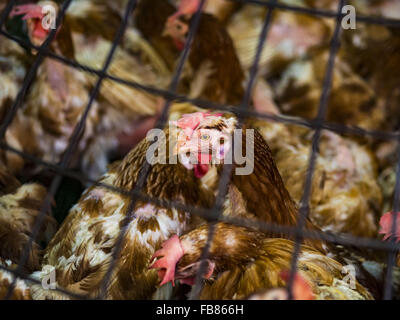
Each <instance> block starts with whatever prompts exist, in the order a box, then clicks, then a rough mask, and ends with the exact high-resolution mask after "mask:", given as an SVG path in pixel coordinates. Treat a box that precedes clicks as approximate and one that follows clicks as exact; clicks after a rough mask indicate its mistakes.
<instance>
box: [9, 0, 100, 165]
mask: <svg viewBox="0 0 400 320" xmlns="http://www.w3.org/2000/svg"><path fill="white" fill-rule="evenodd" d="M47 4H49V2H39V3H38V5H33V4H27V5H21V6H16V7H14V8H13V11H12V12H11V16H22V19H23V20H26V22H27V25H28V36H29V39H30V41H31V42H32V43H33V44H35V45H41V44H42V43H43V42H44V41H45V39H46V38H47V36H48V33H49V31H50V30H51V29H49V30H45V29H44V28H43V27H42V24H41V23H40V21H41V20H40V19H42V18H43V14H42V11H41V10H42V9H41V8H42V7H41V6H43V5H47ZM51 49H52V50H53V51H54V52H56V53H58V54H62V55H64V56H66V57H70V56H71V55H72V56H73V45H72V40H71V38H70V34H69V32H68V23H67V22H66V23H65V24H63V26H62V27H61V28H60V30H59V32H58V33H57V36H56V40H55V41H54V42H53V43H52V44H51ZM71 51H72V52H71ZM88 89H89V87H88V84H87V81H86V79H85V77H84V75H83V73H81V72H79V71H77V70H75V69H73V68H70V67H68V66H66V65H64V64H62V63H61V62H58V61H55V60H52V59H50V58H45V59H44V61H43V63H42V64H41V65H40V67H39V69H38V74H37V77H36V79H35V81H34V83H33V84H32V86H31V88H30V90H29V92H28V93H27V95H26V96H25V100H24V103H23V105H22V106H21V108H19V109H18V110H17V113H16V115H15V117H14V119H13V121H12V122H11V124H10V126H9V127H8V130H7V132H6V142H7V143H8V144H9V145H11V146H12V147H14V148H16V149H18V150H21V151H24V152H28V153H30V154H32V155H34V156H37V157H39V158H41V159H43V160H45V161H49V162H58V161H59V160H60V157H61V155H62V154H63V153H64V151H65V149H66V146H67V144H68V142H69V138H70V136H71V134H72V131H73V129H74V127H75V126H76V124H77V123H78V121H79V119H80V117H81V113H82V112H83V110H84V109H85V108H86V106H87V102H88ZM97 110H98V106H97V104H96V103H94V105H93V108H92V110H91V112H90V113H89V116H88V119H89V120H88V122H87V125H86V130H85V134H84V136H83V139H82V144H81V147H83V148H84V145H85V141H87V139H88V137H89V136H91V135H92V134H94V127H95V123H96V122H98V115H97V113H98V111H97ZM83 148H82V149H81V150H83ZM20 161H21V162H22V164H21V165H20V166H19V167H18V168H16V169H15V173H19V172H20V171H21V170H22V169H23V166H24V163H23V161H22V160H20ZM5 165H6V166H7V167H13V166H15V164H14V163H12V162H11V161H7V162H6V163H5ZM35 169H37V168H35ZM35 169H34V170H35Z"/></svg>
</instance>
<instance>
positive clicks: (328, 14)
mask: <svg viewBox="0 0 400 320" xmlns="http://www.w3.org/2000/svg"><path fill="white" fill-rule="evenodd" d="M138 1H139V0H129V1H128V4H127V6H126V8H125V11H124V16H123V19H122V23H121V25H120V26H119V29H118V30H117V32H116V33H115V37H114V40H113V42H112V47H111V49H110V51H109V52H108V54H107V58H106V60H105V62H104V64H103V67H102V68H101V69H94V68H91V67H88V66H85V65H82V64H80V63H78V62H76V61H73V60H70V59H68V58H66V57H64V56H61V55H57V54H55V53H54V52H52V51H50V50H49V46H50V44H51V42H52V41H53V40H54V38H55V36H56V29H54V30H52V31H51V32H50V34H49V36H48V38H47V40H46V41H45V42H44V43H43V44H42V45H41V46H40V47H37V46H35V45H33V44H31V43H29V42H27V41H24V40H22V39H20V38H18V37H16V36H13V35H12V34H10V33H9V32H7V31H6V30H5V28H3V26H4V25H5V22H6V20H7V18H8V16H9V14H10V12H11V10H12V8H13V6H14V5H16V4H17V1H16V0H9V1H8V3H7V5H6V6H5V8H4V10H3V11H2V12H1V16H0V38H1V37H5V38H8V39H10V40H13V41H15V42H17V43H19V44H21V45H23V46H28V47H30V48H32V49H36V50H37V52H38V53H37V55H36V57H35V60H34V62H33V64H32V65H31V67H30V69H29V70H28V72H27V75H26V77H25V78H24V82H23V85H22V87H21V88H20V90H19V92H18V95H17V97H16V99H15V100H14V102H13V104H12V106H11V108H10V109H9V111H8V113H7V114H6V116H5V118H4V121H3V123H1V126H0V137H1V139H0V147H1V148H2V149H4V150H6V151H8V152H12V153H15V154H17V155H18V156H20V157H23V158H25V159H27V160H29V161H31V162H34V163H36V164H39V165H41V166H44V167H45V168H47V169H48V170H49V171H52V172H54V173H55V177H54V179H53V180H52V182H51V184H50V188H49V190H48V194H47V196H46V198H45V201H44V204H43V206H42V208H41V210H40V214H39V215H38V217H37V219H36V221H35V224H34V227H33V229H32V231H31V235H30V240H29V244H28V246H27V247H26V248H25V249H24V251H23V253H22V255H21V257H20V260H19V263H18V267H17V268H16V269H11V268H8V267H5V266H1V265H0V269H2V270H4V271H7V272H10V273H12V274H13V281H12V284H11V286H10V288H9V290H8V293H7V296H6V297H5V299H9V298H10V297H11V295H12V292H13V290H14V289H15V285H16V281H17V278H21V279H26V280H29V281H32V282H33V283H38V284H40V282H39V281H38V280H36V279H33V278H32V277H30V276H29V275H27V274H25V273H24V272H23V266H24V264H25V263H26V262H27V259H28V255H29V251H30V249H31V247H32V245H33V243H34V241H35V239H36V238H37V237H38V234H39V231H40V228H41V225H42V224H43V221H44V216H45V214H46V212H48V210H49V209H50V206H51V201H52V199H53V197H54V196H55V194H56V192H57V190H58V188H59V186H60V183H61V180H62V177H69V178H72V179H77V180H79V181H81V182H84V183H90V184H93V185H98V186H102V187H104V188H107V189H109V190H111V191H113V192H118V193H121V194H123V195H128V196H129V197H130V198H131V203H130V206H129V209H128V213H127V218H128V220H129V221H132V220H133V219H134V218H135V215H134V211H133V208H134V207H135V204H136V203H137V201H145V202H148V203H152V204H157V205H159V206H162V207H165V208H176V209H180V210H185V211H186V212H190V213H191V214H194V215H199V216H201V217H203V218H205V219H206V220H208V221H210V222H211V228H210V230H209V235H208V241H207V245H206V246H205V248H204V250H203V253H202V257H203V258H207V256H208V254H209V250H210V243H211V242H212V241H213V236H214V232H215V229H214V228H213V226H215V222H217V221H224V222H227V223H232V224H235V225H240V226H246V227H257V228H258V229H260V230H262V231H265V232H270V233H285V234H287V235H291V236H292V237H293V238H294V239H295V247H294V248H295V249H294V252H293V255H292V259H291V272H290V277H289V281H288V292H289V295H290V293H291V291H292V286H293V282H294V277H295V271H296V268H297V262H298V258H299V254H300V245H301V243H302V241H303V240H304V239H318V240H323V241H326V242H330V243H336V244H340V245H343V246H347V245H354V244H356V245H357V246H359V247H365V248H371V249H374V250H381V251H386V252H388V260H387V268H386V276H385V287H384V292H383V297H384V299H387V300H390V299H392V289H391V288H392V280H393V268H394V266H395V258H396V254H397V252H398V251H399V250H400V245H399V244H397V243H396V240H395V239H394V238H392V239H391V241H381V240H378V239H370V238H362V237H356V236H350V235H340V234H332V233H325V232H318V231H309V230H306V228H305V223H306V219H307V217H308V215H309V211H310V208H309V203H310V197H311V189H312V177H313V173H314V170H315V166H316V159H317V156H318V152H319V143H320V139H321V132H322V130H329V131H332V132H335V133H338V134H347V135H352V136H361V137H369V138H372V139H379V140H385V141H396V142H397V141H399V140H400V132H398V131H395V132H386V131H379V130H367V129H363V128H359V127H356V126H349V125H344V124H339V123H332V122H329V121H327V119H326V114H327V109H328V99H329V94H330V89H331V86H332V77H333V72H334V66H335V57H336V55H337V54H338V50H339V47H340V35H341V21H342V19H343V17H344V16H345V14H344V13H343V10H342V8H343V7H344V6H345V5H346V4H347V1H346V0H339V1H338V7H337V11H336V12H335V11H331V10H325V9H311V8H307V7H301V6H296V5H288V4H285V3H280V2H279V1H278V0H230V1H233V2H240V3H245V4H251V5H255V6H265V7H267V8H268V9H269V10H268V11H267V13H266V16H265V19H264V23H263V26H262V29H261V32H260V36H259V42H258V46H257V49H256V52H255V56H254V60H253V63H252V66H251V68H250V73H249V77H248V81H247V84H246V90H245V95H244V97H243V100H242V102H241V103H240V104H239V105H238V106H229V105H221V104H217V103H213V102H210V101H204V100H201V99H192V98H189V97H187V96H184V95H180V94H179V93H177V88H178V84H179V81H180V78H181V75H182V71H183V67H184V64H185V62H186V61H187V59H188V55H189V53H190V49H191V45H192V43H193V38H194V36H195V34H196V31H197V29H198V26H199V21H200V18H201V12H202V9H203V7H204V6H205V0H201V1H200V6H199V8H198V10H197V12H196V14H195V18H194V19H193V22H192V23H191V25H190V29H189V34H188V40H187V41H186V43H185V47H184V49H183V51H182V52H181V55H180V57H179V61H178V63H177V66H176V69H175V71H174V73H173V77H172V79H171V81H170V84H169V87H168V89H167V90H164V89H159V88H156V87H153V86H150V85H146V84H142V83H135V82H132V81H128V80H126V79H121V78H119V77H116V76H113V75H111V74H109V73H108V69H109V67H110V64H111V62H112V59H113V57H114V54H115V52H116V50H117V48H118V46H119V44H120V42H121V40H122V38H123V35H124V32H125V30H126V28H127V26H128V23H129V20H130V19H131V17H132V14H133V11H134V10H135V7H136V5H137V2H138ZM71 2H72V0H64V1H63V2H62V6H61V8H60V10H59V13H58V16H57V20H56V21H57V27H58V26H60V25H61V24H62V22H63V17H64V15H65V14H66V12H67V10H68V7H69V6H70V4H71ZM274 10H285V11H288V12H292V13H294V14H305V15H310V16H316V17H324V18H328V19H332V20H333V21H334V22H335V28H334V32H333V36H332V39H331V42H330V49H329V59H328V63H327V66H326V70H325V75H324V80H323V86H322V88H323V89H322V94H321V97H320V99H319V108H318V113H317V116H316V117H315V118H314V119H305V118H290V117H286V116H281V115H275V114H270V113H259V112H257V111H253V110H250V109H249V108H248V106H249V104H250V99H251V92H252V89H253V87H254V84H255V80H256V75H257V72H258V67H259V62H260V58H261V54H262V51H263V48H264V47H265V44H266V42H268V32H269V30H270V27H271V20H272V16H273V12H274ZM357 22H358V23H365V24H375V25H383V26H390V27H393V28H400V21H399V20H395V19H389V18H383V17H376V16H362V15H357ZM45 58H50V59H53V60H56V61H59V62H62V63H63V64H66V65H68V66H70V67H72V68H77V69H79V70H82V71H83V72H87V73H90V74H93V75H95V76H96V79H97V80H96V82H95V85H94V86H93V89H92V90H91V92H90V97H89V100H88V103H87V106H86V108H85V110H84V111H83V113H82V115H81V118H80V121H79V122H78V123H77V125H76V127H75V129H74V131H73V133H72V135H71V139H70V143H69V144H68V146H67V148H66V151H65V153H64V154H63V156H62V159H61V161H60V162H59V163H48V162H46V161H44V160H42V159H39V158H37V157H35V156H34V155H30V154H27V153H25V152H22V151H19V150H17V149H15V148H13V147H12V146H10V145H8V144H7V143H6V142H5V140H4V137H5V134H6V131H7V128H8V127H9V126H10V124H11V123H12V121H13V119H14V117H15V115H16V113H17V110H18V109H19V108H20V106H21V105H22V103H23V101H24V98H25V95H26V93H27V91H28V88H29V86H30V85H31V84H32V82H33V81H34V79H35V76H36V73H37V71H38V68H39V66H40V65H41V63H42V62H43V60H44V59H45ZM104 80H111V81H114V82H117V83H119V84H123V85H126V86H129V87H132V88H135V89H137V90H141V91H145V92H148V93H150V94H152V95H155V96H158V97H162V98H164V99H165V101H166V102H165V104H164V106H163V109H162V113H161V116H160V118H159V120H158V122H157V124H156V127H157V128H160V129H162V128H164V127H165V126H166V124H167V121H168V112H169V110H170V106H171V103H172V102H189V103H191V104H193V105H196V106H198V107H200V108H205V109H213V110H219V111H226V112H230V113H232V114H234V115H235V116H237V118H238V119H239V126H242V125H243V122H244V121H245V119H247V118H257V119H262V120H269V121H274V122H279V123H284V124H290V125H298V126H302V127H307V128H308V129H310V130H312V132H313V136H312V143H311V150H310V157H309V161H308V168H307V173H306V176H305V181H304V193H303V195H302V197H301V202H300V210H299V217H298V221H297V225H296V226H295V227H288V226H282V225H277V224H272V223H264V222H257V223H255V222H254V221H247V220H245V219H241V218H232V217H225V216H223V215H222V209H223V202H224V198H225V196H226V194H227V192H228V184H229V179H230V177H231V171H232V165H229V164H225V165H224V168H223V172H222V175H221V178H220V181H219V184H218V193H217V197H216V201H215V204H214V206H213V207H212V208H211V209H206V208H194V207H193V208H192V207H188V206H186V205H183V204H182V203H179V202H175V201H174V202H167V201H162V200H160V199H156V198H152V197H150V196H147V195H145V194H143V193H142V191H141V190H142V188H143V186H144V184H145V182H146V178H147V176H148V174H149V172H150V169H151V165H150V164H149V163H147V162H144V166H143V167H142V169H141V171H140V175H139V178H138V181H137V183H136V185H135V187H134V189H133V190H122V189H119V188H116V187H114V186H110V185H106V184H103V183H100V182H98V181H94V180H91V179H89V178H86V177H84V176H83V175H79V174H77V173H75V172H74V171H72V170H70V168H69V165H70V162H71V157H72V153H73V151H74V149H75V148H76V147H77V145H78V143H79V139H80V137H81V133H82V131H83V130H84V128H85V122H86V119H87V117H88V115H89V112H90V110H91V108H92V106H93V102H94V100H95V99H96V96H97V95H98V94H99V90H100V87H101V85H102V82H103V81H104ZM399 196H400V157H399V158H398V161H397V168H396V184H395V190H394V200H393V205H392V208H393V210H392V211H393V212H398V211H399ZM396 225H397V224H396V222H394V223H393V226H392V234H396ZM128 226H129V223H127V224H126V225H125V226H124V227H122V228H121V231H120V234H119V236H118V239H117V242H116V245H115V247H114V251H113V254H112V258H113V260H112V263H111V264H110V266H109V268H108V270H107V272H106V275H105V277H104V279H103V281H102V286H101V288H102V290H101V293H100V295H99V296H98V298H99V299H102V298H104V297H105V292H106V290H107V286H108V284H109V281H110V278H111V275H112V272H113V270H114V268H115V265H116V261H117V259H118V256H119V254H120V252H121V249H122V245H123V240H124V237H125V236H126V234H127V230H128ZM201 274H203V273H202V272H201V271H200V272H199V273H198V276H197V278H196V285H195V288H194V290H193V291H192V295H191V297H190V298H191V299H196V298H198V297H199V294H200V291H201V277H200V276H199V275H201ZM55 290H57V291H59V292H61V293H63V294H66V295H68V296H70V297H71V298H76V299H87V298H88V297H86V296H82V295H78V294H76V293H73V292H68V291H66V290H63V289H62V288H57V289H55Z"/></svg>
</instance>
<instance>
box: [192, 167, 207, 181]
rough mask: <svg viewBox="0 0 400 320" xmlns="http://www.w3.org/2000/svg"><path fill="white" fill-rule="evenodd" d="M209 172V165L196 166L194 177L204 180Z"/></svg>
mask: <svg viewBox="0 0 400 320" xmlns="http://www.w3.org/2000/svg"><path fill="white" fill-rule="evenodd" d="M207 172H208V164H196V165H195V166H194V175H195V176H196V178H199V179H201V178H203V177H204V176H205V175H206V174H207Z"/></svg>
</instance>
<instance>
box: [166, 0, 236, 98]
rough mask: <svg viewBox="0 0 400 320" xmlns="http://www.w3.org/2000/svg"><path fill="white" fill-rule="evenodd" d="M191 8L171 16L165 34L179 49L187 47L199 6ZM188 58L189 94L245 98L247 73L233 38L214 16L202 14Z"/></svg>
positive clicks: (186, 76) (194, 96)
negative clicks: (245, 73) (191, 25)
mask: <svg viewBox="0 0 400 320" xmlns="http://www.w3.org/2000/svg"><path fill="white" fill-rule="evenodd" d="M182 2H184V1H182ZM185 9H187V8H185ZM189 9H190V10H186V11H184V12H183V13H181V12H180V11H179V10H178V12H177V13H176V14H174V15H172V16H170V17H169V18H168V20H167V22H166V25H165V30H164V33H163V34H164V35H168V36H170V37H171V39H172V40H173V42H174V44H175V45H176V47H177V48H178V49H179V50H182V49H183V48H184V44H185V43H186V40H187V35H188V31H189V26H190V23H191V21H192V20H193V17H194V13H195V11H196V9H197V5H196V6H191V7H190V8H189ZM181 10H183V9H181ZM188 60H189V68H187V70H186V74H185V77H184V79H183V80H184V81H186V82H188V86H189V88H190V89H189V92H190V94H189V96H190V97H192V98H202V99H205V100H209V101H212V102H217V103H225V104H234V105H237V104H239V103H240V102H241V101H242V99H243V96H244V88H243V81H244V72H243V70H242V67H241V65H240V62H239V59H238V57H237V54H236V51H235V48H234V46H233V42H232V39H231V38H230V36H229V34H228V32H227V31H226V30H225V28H224V27H223V25H222V24H221V22H219V21H218V19H217V18H215V17H214V16H212V15H210V14H207V13H202V14H201V19H200V22H199V26H198V30H197V32H196V35H195V36H194V39H193V43H192V46H191V51H190V54H189V58H188Z"/></svg>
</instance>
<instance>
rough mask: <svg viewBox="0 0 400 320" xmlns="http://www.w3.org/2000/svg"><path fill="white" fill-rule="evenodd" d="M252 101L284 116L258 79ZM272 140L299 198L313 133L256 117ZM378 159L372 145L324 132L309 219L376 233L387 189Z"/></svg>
mask: <svg viewBox="0 0 400 320" xmlns="http://www.w3.org/2000/svg"><path fill="white" fill-rule="evenodd" d="M253 101H254V105H255V108H256V109H262V110H265V111H267V112H269V113H271V114H275V115H280V111H279V108H278V106H277V105H276V103H275V102H274V100H273V93H272V89H271V88H270V87H269V86H268V84H266V83H265V82H264V80H263V79H259V81H257V82H256V87H255V92H254V95H253ZM253 126H254V127H256V128H257V129H258V130H259V131H260V133H261V135H262V136H263V137H264V138H265V139H266V140H267V141H268V144H269V145H270V147H271V151H272V154H273V156H274V159H275V161H276V164H277V167H278V169H279V172H280V174H281V175H282V179H283V181H284V183H285V185H286V186H287V189H288V191H289V193H290V195H291V196H292V197H293V198H294V199H295V200H296V201H297V202H299V201H300V199H301V197H302V195H303V192H304V181H305V176H306V172H307V168H308V163H309V154H310V148H311V135H310V132H309V131H308V130H306V129H304V128H301V127H298V126H290V125H285V124H283V123H279V122H270V121H261V120H258V121H254V122H253ZM377 180H378V171H377V164H376V161H375V157H374V155H373V154H372V152H371V150H370V148H369V147H368V146H365V145H362V144H361V143H359V142H357V141H354V140H353V139H350V138H348V137H343V136H339V135H337V134H335V133H332V132H328V131H322V137H321V141H320V148H319V154H318V156H317V159H316V166H315V170H314V174H313V183H312V193H311V198H310V218H311V220H312V221H313V222H314V223H315V224H316V225H318V226H319V227H320V228H322V230H324V231H325V230H326V231H332V232H335V233H349V234H352V235H355V236H361V237H377V231H378V230H377V225H378V216H379V213H380V212H381V209H382V200H383V197H382V191H381V188H380V186H379V184H378V182H377Z"/></svg>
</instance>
